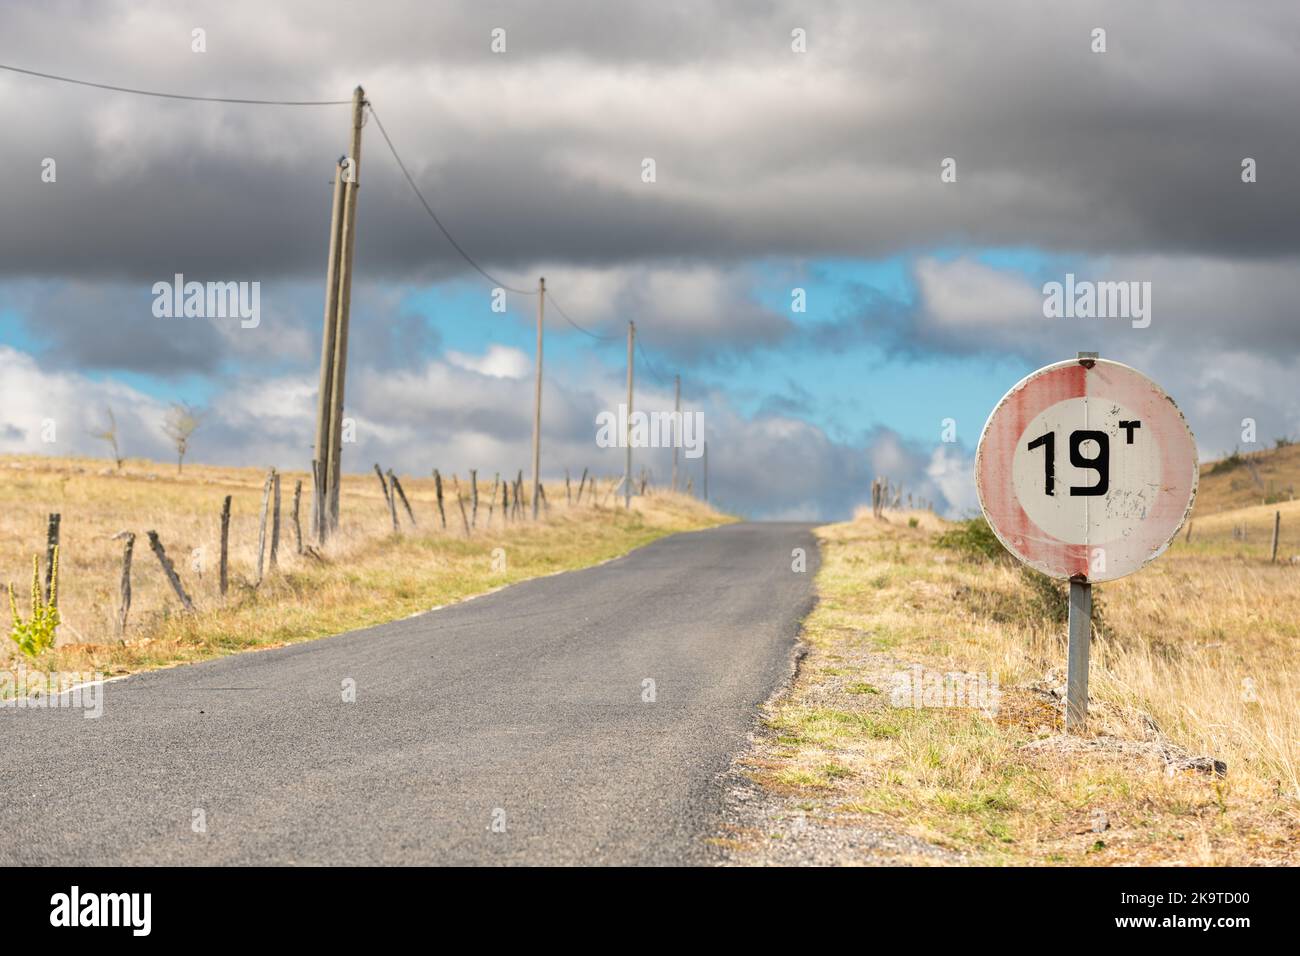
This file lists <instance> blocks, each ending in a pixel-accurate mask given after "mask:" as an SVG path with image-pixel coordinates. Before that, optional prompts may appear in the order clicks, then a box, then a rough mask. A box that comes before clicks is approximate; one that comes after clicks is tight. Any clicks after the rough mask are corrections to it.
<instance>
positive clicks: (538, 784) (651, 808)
mask: <svg viewBox="0 0 1300 956" xmlns="http://www.w3.org/2000/svg"><path fill="white" fill-rule="evenodd" d="M796 547H802V548H804V549H806V551H807V555H808V570H807V572H806V573H802V574H800V573H795V572H793V571H792V570H791V551H792V549H793V548H796ZM815 570H816V548H815V542H814V538H813V536H812V534H811V526H809V525H796V524H742V525H732V526H727V527H722V528H717V529H714V530H710V531H704V532H696V533H691V534H682V535H675V536H673V537H670V538H665V539H663V540H660V541H658V542H655V543H654V544H651V545H649V546H647V547H645V548H641V549H639V550H637V551H635V552H633V553H631V554H629V555H627V556H625V557H623V558H620V559H618V560H616V561H612V562H609V563H607V564H604V565H601V566H599V567H595V568H590V569H587V570H585V571H577V572H571V573H568V574H562V575H556V576H553V577H549V578H543V579H539V580H534V581H528V582H525V583H522V584H517V585H514V586H511V587H509V588H506V589H504V590H501V591H498V592H496V593H493V594H490V595H487V596H485V597H482V598H478V599H475V600H472V601H468V602H465V603H463V604H458V605H455V606H452V607H448V608H444V609H441V610H437V611H432V612H429V613H426V614H422V615H420V616H418V617H413V618H408V619H406V620H402V621H396V622H393V623H391V624H384V625H381V626H378V627H373V628H368V629H366V630H362V631H354V632H351V633H348V634H343V635H339V636H337V637H331V638H326V639H323V640H319V641H313V642H309V643H304V644H297V645H294V646H291V647H285V648H280V649H276V650H270V651H262V652H257V653H246V654H241V655H237V656H233V657H228V658H224V659H222V660H217V661H211V662H208V663H204V664H196V665H191V666H186V667H178V668H173V669H170V670H165V671H155V672H153V673H149V674H140V675H136V676H134V677H130V678H127V679H125V680H119V681H113V682H110V683H108V684H106V685H104V686H103V687H102V692H103V695H104V698H103V715H102V716H101V717H100V718H98V719H94V720H88V719H86V718H85V716H84V712H83V711H81V710H72V709H51V710H20V709H13V708H0V766H2V767H3V768H4V773H3V775H2V776H0V864H10V865H12V864H49V863H60V864H73V865H85V864H290V865H292V864H300V865H302V864H497V863H536V864H574V863H607V864H674V863H692V862H707V861H708V860H709V859H710V858H711V854H710V850H709V847H708V845H707V844H706V843H705V842H704V841H705V838H707V837H708V836H710V835H712V833H713V832H714V830H713V827H714V825H715V824H716V822H717V820H718V813H719V811H720V807H721V798H722V793H721V786H720V782H719V779H718V778H719V774H720V773H721V772H722V771H724V770H725V769H726V768H727V766H728V764H729V761H730V758H731V756H732V755H733V754H734V753H736V752H737V751H739V750H741V749H743V748H744V746H745V743H746V735H747V734H748V733H749V731H750V730H751V729H752V728H753V726H754V721H755V719H756V716H757V707H758V705H759V704H760V703H762V702H763V701H764V700H765V699H767V697H768V696H769V695H770V694H771V693H772V692H773V691H774V690H775V689H777V688H778V687H779V686H780V685H781V683H782V681H783V680H785V679H786V678H787V677H788V676H789V673H790V662H791V651H792V648H793V646H794V641H795V635H796V633H797V631H798V623H799V620H800V619H801V618H802V617H803V615H805V614H806V613H807V612H808V610H809V609H810V608H811V605H812V576H813V573H814V571H815ZM348 679H351V680H353V681H355V688H356V700H355V702H352V703H347V702H344V701H343V692H342V688H343V684H344V681H345V680H348ZM647 680H651V681H653V682H654V684H653V691H654V694H653V696H654V700H653V702H649V701H646V700H643V697H644V696H646V688H647V687H648V686H649V685H647V684H645V681H647ZM198 811H201V822H202V823H203V825H204V832H196V826H195V824H196V821H197V820H199V813H198ZM502 825H504V827H502Z"/></svg>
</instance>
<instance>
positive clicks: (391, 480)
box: [375, 465, 402, 534]
mask: <svg viewBox="0 0 1300 956" xmlns="http://www.w3.org/2000/svg"><path fill="white" fill-rule="evenodd" d="M375 467H379V466H378V465H376V466H375ZM379 477H380V479H381V480H382V479H383V477H384V476H383V475H380V476H379ZM388 516H389V517H390V518H392V519H393V534H400V533H401V530H402V529H401V528H400V527H399V526H398V524H397V476H396V475H394V474H393V469H391V468H389V469H388Z"/></svg>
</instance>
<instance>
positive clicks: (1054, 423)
mask: <svg viewBox="0 0 1300 956" xmlns="http://www.w3.org/2000/svg"><path fill="white" fill-rule="evenodd" d="M1197 477H1198V468H1197V455H1196V441H1195V439H1194V438H1192V432H1191V429H1189V428H1188V427H1187V422H1186V420H1185V419H1184V418H1183V413H1182V412H1180V411H1179V410H1178V406H1177V405H1175V404H1174V402H1173V399H1171V398H1170V397H1169V396H1168V395H1166V394H1165V393H1164V391H1163V390H1161V388H1160V386H1158V385H1156V384H1155V382H1153V381H1151V380H1150V379H1149V378H1147V377H1146V376H1145V375H1143V374H1141V373H1140V372H1137V371H1135V370H1134V369H1131V368H1129V367H1128V366H1127V365H1121V364H1120V363H1119V362H1111V361H1108V360H1106V359H1087V358H1085V359H1072V360H1070V361H1067V362H1057V363H1056V364H1055V365H1049V366H1047V367H1046V368H1041V369H1039V370H1038V371H1037V372H1034V373H1033V374H1032V375H1030V376H1028V377H1027V378H1025V379H1024V380H1023V381H1021V382H1020V383H1019V384H1018V385H1016V386H1015V387H1014V388H1013V389H1011V391H1009V392H1007V394H1006V395H1005V396H1004V397H1003V399H1002V401H1000V402H998V405H997V408H995V409H993V414H992V415H990V416H989V420H988V423H987V424H985V426H984V432H983V434H982V435H980V443H979V449H978V450H977V451H976V453H975V488H976V490H977V492H978V493H979V500H980V507H981V508H982V509H983V510H984V516H985V517H986V518H988V522H989V525H990V526H991V527H992V528H993V532H994V533H995V534H996V535H997V536H998V539H999V540H1000V541H1001V542H1002V543H1003V545H1005V546H1006V548H1007V550H1008V551H1010V552H1011V553H1012V554H1014V555H1015V556H1016V557H1018V558H1019V559H1020V560H1021V561H1023V562H1025V563H1026V564H1028V565H1029V566H1030V567H1033V568H1036V569H1038V570H1039V571H1042V572H1043V573H1044V574H1048V575H1051V576H1052V577H1054V578H1079V576H1082V577H1081V578H1080V579H1086V580H1087V581H1090V582H1093V583H1095V582H1099V581H1113V580H1114V579H1116V578H1122V577H1123V576H1124V575H1126V574H1132V573H1133V572H1134V571H1136V570H1138V569H1139V568H1141V567H1142V566H1143V565H1145V564H1146V563H1147V562H1148V561H1151V560H1152V559H1154V558H1156V557H1158V556H1159V555H1160V554H1162V553H1163V552H1164V550H1165V548H1167V547H1168V546H1169V542H1170V541H1172V540H1173V537H1174V535H1175V534H1177V533H1178V529H1179V528H1180V527H1181V526H1182V524H1183V522H1184V521H1185V520H1186V518H1187V515H1188V514H1189V513H1190V512H1191V509H1192V500H1193V499H1194V498H1195V497H1196V481H1197Z"/></svg>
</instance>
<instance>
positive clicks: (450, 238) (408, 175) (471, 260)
mask: <svg viewBox="0 0 1300 956" xmlns="http://www.w3.org/2000/svg"><path fill="white" fill-rule="evenodd" d="M369 105H370V115H371V116H373V117H374V118H375V125H376V126H378V127H379V132H380V135H382V136H383V137H384V142H385V143H387V144H388V151H389V152H390V153H392V154H393V159H395V160H396V161H397V166H398V168H399V169H400V170H401V171H402V175H403V176H405V177H406V181H407V183H408V184H410V187H411V190H412V192H414V193H415V198H417V199H418V200H420V205H422V206H423V207H424V211H425V212H427V213H428V214H429V218H430V219H432V220H433V222H434V224H435V225H436V226H437V227H438V229H439V230H440V231H441V232H442V234H443V236H444V237H445V238H446V240H447V241H448V242H450V243H451V246H452V248H453V249H455V250H456V251H457V252H459V253H460V257H461V258H462V259H464V260H465V261H466V262H468V263H469V264H470V265H471V266H472V267H473V268H474V270H475V271H476V272H477V273H478V274H479V275H481V276H482V277H483V278H485V279H487V280H488V281H489V282H491V283H492V284H493V285H496V286H500V287H501V288H502V289H505V290H506V291H507V292H513V293H515V294H516V295H537V290H536V289H516V288H514V287H513V286H509V285H506V284H505V283H504V282H502V281H501V280H500V279H498V278H497V277H496V276H494V275H492V273H490V272H488V271H487V270H486V269H484V268H483V267H482V266H481V265H479V264H478V263H477V262H476V261H474V257H473V256H471V255H470V254H469V253H468V252H466V251H465V250H464V248H463V247H462V246H461V244H460V243H459V242H457V241H456V238H455V237H454V236H453V235H452V234H451V233H450V232H449V231H448V230H447V227H446V226H444V225H443V224H442V220H441V219H439V218H438V214H437V213H436V212H434V211H433V207H432V206H430V205H429V201H428V200H427V199H425V198H424V193H422V192H420V187H419V186H417V185H415V180H414V179H413V178H412V176H411V173H410V171H409V170H408V169H407V168H406V163H404V162H402V157H401V156H400V155H398V152H397V147H396V146H394V145H393V141H392V139H391V138H390V137H389V135H388V130H386V129H384V121H383V120H382V119H380V118H379V114H378V113H377V112H375V107H374V104H369Z"/></svg>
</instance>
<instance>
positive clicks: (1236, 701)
mask: <svg viewBox="0 0 1300 956" xmlns="http://www.w3.org/2000/svg"><path fill="white" fill-rule="evenodd" d="M1226 520H1228V521H1231V518H1227V519H1226ZM951 530H952V528H951V526H949V525H946V524H945V523H944V522H941V521H940V520H939V519H937V518H935V517H933V516H932V515H929V514H914V515H908V514H905V513H904V514H899V513H891V514H890V515H889V516H888V520H885V521H880V520H875V519H872V518H871V517H870V515H869V514H868V515H866V516H864V517H859V518H857V519H856V520H854V521H852V522H848V523H844V524H839V525H832V526H828V527H826V528H823V529H821V531H820V532H819V534H820V537H821V541H822V547H823V563H822V568H821V571H820V573H819V575H818V580H817V584H818V593H819V597H820V603H819V606H818V607H817V609H816V610H815V611H814V613H813V614H812V615H811V616H810V618H809V619H808V620H807V622H806V623H805V629H804V635H803V638H804V641H805V642H806V644H807V645H808V654H807V656H806V658H805V659H804V661H803V664H802V666H801V669H800V673H799V675H798V677H797V679H796V681H795V684H794V686H793V687H792V688H791V689H790V691H789V692H788V693H786V694H785V695H784V696H783V697H782V698H780V699H779V700H778V701H777V702H776V703H775V704H774V705H773V706H772V707H771V709H770V712H769V713H768V715H767V727H768V732H767V733H766V734H764V735H763V736H762V738H761V739H760V740H759V741H758V743H757V745H756V747H755V749H754V751H753V752H752V753H751V754H749V755H748V756H747V758H746V760H745V762H744V765H743V769H744V771H745V772H746V773H747V774H748V775H749V776H750V777H751V778H752V779H754V780H756V781H758V782H759V783H760V784H761V786H762V788H763V790H764V792H765V793H766V794H767V795H768V796H769V798H770V799H774V800H778V801H782V802H783V806H784V811H783V814H782V815H781V817H780V818H781V819H783V820H785V821H786V822H785V823H784V824H782V826H781V827H780V828H778V830H777V832H772V833H767V834H764V835H762V836H757V837H756V836H754V835H753V834H750V835H748V836H747V838H746V839H743V840H738V841H734V840H733V842H734V843H735V844H736V846H735V847H734V849H735V850H736V852H737V854H738V855H739V857H740V859H741V860H742V862H743V859H744V855H745V852H746V850H750V851H752V850H754V849H756V843H758V842H760V841H762V840H771V839H772V838H774V837H775V838H780V839H782V840H785V841H798V840H800V839H813V838H815V832H816V831H817V830H818V829H819V828H820V829H823V830H824V829H826V828H841V829H842V828H850V829H851V828H854V827H863V828H867V827H875V828H879V827H881V826H885V827H888V828H891V829H893V830H895V831H898V832H901V833H905V834H908V835H911V836H914V837H919V838H921V839H923V840H925V841H927V842H928V843H929V844H931V845H934V846H936V847H939V848H943V849H944V850H947V851H951V853H949V854H948V855H947V856H945V857H943V859H948V860H964V861H968V862H976V863H981V862H991V863H1029V864H1083V865H1092V864H1096V865H1107V864H1128V863H1162V864H1248V863H1249V864H1256V863H1289V864H1295V863H1297V862H1300V802H1298V801H1300V781H1298V780H1297V766H1298V765H1300V718H1298V717H1297V709H1296V704H1297V699H1298V697H1297V691H1300V682H1298V681H1297V674H1296V664H1295V660H1296V651H1297V648H1298V647H1300V568H1297V567H1294V566H1282V565H1274V566H1270V565H1268V564H1266V563H1264V562H1261V561H1259V560H1253V559H1252V560H1248V559H1246V558H1243V557H1241V556H1238V555H1235V554H1227V553H1219V549H1218V548H1217V547H1207V546H1206V543H1205V542H1199V543H1198V542H1197V541H1196V540H1195V537H1194V539H1193V543H1192V544H1191V545H1190V546H1187V545H1183V544H1182V543H1181V542H1180V543H1179V544H1177V545H1175V546H1174V547H1173V548H1172V549H1171V551H1170V553H1169V554H1167V555H1166V556H1165V557H1164V558H1162V559H1161V560H1160V561H1158V562H1157V563H1156V564H1154V565H1152V566H1151V567H1149V568H1148V569H1146V570H1144V571H1142V572H1140V573H1139V574H1136V575H1133V576H1131V577H1129V578H1126V579H1124V580H1122V581H1117V582H1113V583H1110V584H1106V585H1102V586H1099V587H1098V588H1097V589H1096V590H1097V593H1098V598H1099V603H1100V607H1101V616H1100V629H1099V631H1098V633H1097V636H1096V638H1095V640H1094V649H1093V662H1092V685H1091V692H1092V693H1091V696H1092V710H1091V720H1090V725H1089V732H1088V734H1087V735H1085V736H1083V737H1082V738H1067V737H1064V736H1062V735H1061V721H1062V712H1061V702H1060V695H1061V694H1062V693H1063V690H1064V687H1063V684H1064V672H1063V668H1064V663H1065V633H1064V632H1065V627H1064V613H1065V605H1064V600H1063V597H1062V596H1061V592H1060V591H1058V590H1057V589H1056V588H1054V587H1053V586H1052V585H1051V584H1050V583H1048V582H1046V579H1041V578H1039V579H1037V580H1035V579H1033V578H1031V577H1030V576H1028V575H1026V574H1025V573H1024V572H1023V571H1022V570H1021V569H1020V568H1019V567H1018V566H1017V565H1016V564H1014V563H1013V562H1011V561H1008V560H1005V559H1002V558H999V557H997V556H996V555H995V553H991V552H988V551H986V550H985V549H982V548H981V547H980V546H979V543H978V541H976V542H974V543H972V542H971V541H969V540H963V536H962V535H952V534H947V535H946V536H945V532H951ZM1207 530H1208V529H1207ZM918 674H919V675H922V680H923V682H924V686H925V687H926V688H928V689H929V690H935V689H938V693H937V694H930V695H929V696H928V697H927V696H926V694H925V693H920V694H915V693H912V692H911V691H912V690H913V688H914V687H915V685H916V678H917V675H918ZM944 674H951V675H958V674H960V675H965V676H964V677H962V678H958V679H953V680H949V681H948V682H947V684H946V685H945V682H944V679H943V677H942V675H944ZM994 681H996V690H997V694H996V701H995V706H993V707H991V708H988V709H987V710H984V709H981V706H978V705H980V704H985V703H988V702H989V701H988V698H987V696H986V697H984V698H979V695H978V694H976V695H974V697H972V695H971V694H969V693H968V694H967V695H966V697H965V698H962V697H959V696H958V695H957V694H955V693H953V692H952V689H953V688H954V687H958V686H962V684H963V682H964V686H965V687H966V688H967V689H968V690H970V689H975V690H978V689H981V688H982V689H984V690H987V689H988V688H990V687H992V686H993V682H994ZM945 686H946V687H947V688H948V690H947V691H944V690H943V688H944V687H945ZM918 703H919V704H920V705H921V706H915V704H918ZM972 703H975V704H976V705H977V706H970V704H972ZM1202 756H1204V757H1210V758H1213V759H1214V760H1219V761H1222V762H1224V763H1226V766H1227V772H1226V775H1224V776H1221V775H1219V774H1218V773H1216V772H1215V765H1214V764H1213V763H1202V764H1200V765H1197V764H1192V765H1190V766H1189V765H1188V764H1187V763H1186V761H1187V760H1188V759H1190V758H1196V757H1202ZM1198 767H1199V768H1200V769H1198ZM1220 769H1222V768H1220ZM795 823H797V826H796V825H794V824H795ZM752 855H754V856H757V855H758V854H752ZM862 862H871V860H869V859H864V860H862Z"/></svg>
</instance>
